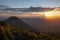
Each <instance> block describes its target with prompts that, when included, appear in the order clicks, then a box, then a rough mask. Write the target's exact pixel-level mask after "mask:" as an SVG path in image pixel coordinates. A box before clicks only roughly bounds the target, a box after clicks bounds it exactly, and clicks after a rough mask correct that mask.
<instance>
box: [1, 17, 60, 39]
mask: <svg viewBox="0 0 60 40" xmlns="http://www.w3.org/2000/svg"><path fill="white" fill-rule="evenodd" d="M14 18H15V17H14ZM11 19H12V18H11ZM8 20H10V18H9V19H8ZM8 20H7V21H0V40H60V35H59V34H50V33H37V32H35V31H32V30H28V29H24V28H22V29H21V27H22V26H21V27H20V28H19V27H18V26H16V27H15V26H13V25H11V23H9V22H10V21H9V22H8ZM19 24H20V25H23V26H24V25H26V24H25V23H19ZM15 25H16V24H15Z"/></svg>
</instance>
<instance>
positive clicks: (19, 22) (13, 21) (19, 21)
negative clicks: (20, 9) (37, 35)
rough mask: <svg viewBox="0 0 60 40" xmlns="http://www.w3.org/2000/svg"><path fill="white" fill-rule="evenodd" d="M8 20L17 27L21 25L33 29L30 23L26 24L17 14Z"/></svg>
mask: <svg viewBox="0 0 60 40" xmlns="http://www.w3.org/2000/svg"><path fill="white" fill-rule="evenodd" d="M6 21H7V22H8V23H9V24H11V25H12V26H15V27H20V28H24V29H31V28H32V27H31V26H30V25H28V24H26V23H25V22H23V21H22V20H21V19H19V18H17V17H15V16H12V17H10V18H8V19H7V20H6Z"/></svg>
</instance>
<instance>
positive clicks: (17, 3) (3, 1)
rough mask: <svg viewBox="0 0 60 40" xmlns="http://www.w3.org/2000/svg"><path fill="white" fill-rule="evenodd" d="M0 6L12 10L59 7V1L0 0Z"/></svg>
mask: <svg viewBox="0 0 60 40" xmlns="http://www.w3.org/2000/svg"><path fill="white" fill-rule="evenodd" d="M0 5H6V6H9V7H13V8H27V7H30V6H33V7H40V6H41V7H60V0H0Z"/></svg>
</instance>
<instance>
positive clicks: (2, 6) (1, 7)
mask: <svg viewBox="0 0 60 40" xmlns="http://www.w3.org/2000/svg"><path fill="white" fill-rule="evenodd" d="M6 8H9V7H8V6H5V5H0V9H6Z"/></svg>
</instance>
